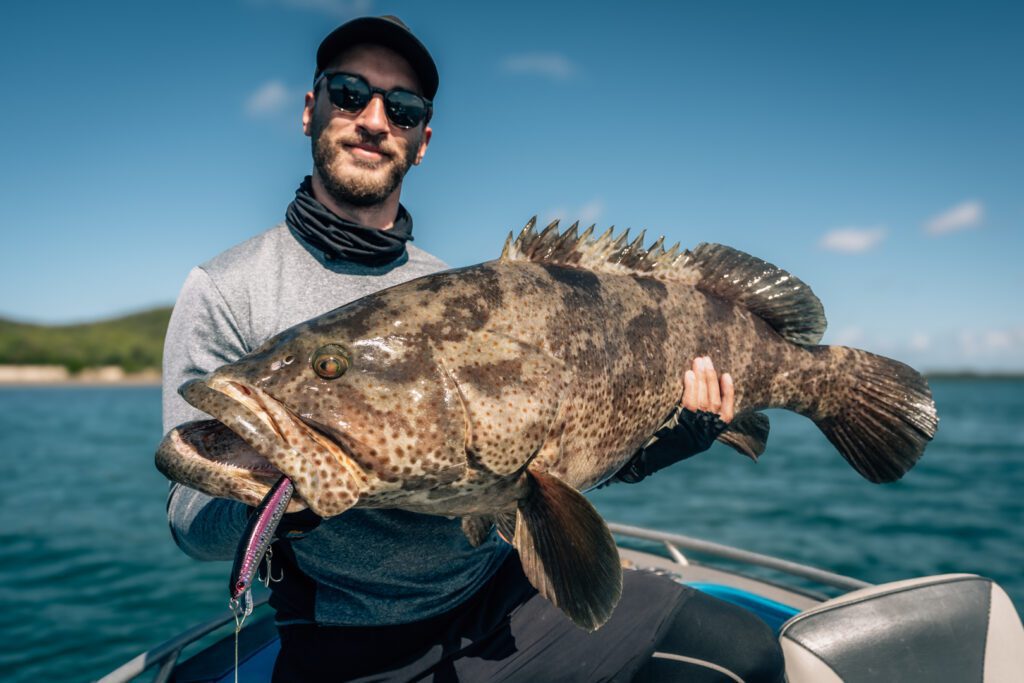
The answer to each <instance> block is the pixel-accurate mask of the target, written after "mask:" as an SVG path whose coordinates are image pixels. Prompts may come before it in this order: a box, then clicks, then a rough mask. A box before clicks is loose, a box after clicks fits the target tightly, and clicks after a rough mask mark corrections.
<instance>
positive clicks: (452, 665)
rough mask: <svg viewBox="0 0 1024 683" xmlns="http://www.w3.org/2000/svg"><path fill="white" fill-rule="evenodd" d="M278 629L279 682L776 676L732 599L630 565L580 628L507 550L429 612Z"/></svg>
mask: <svg viewBox="0 0 1024 683" xmlns="http://www.w3.org/2000/svg"><path fill="white" fill-rule="evenodd" d="M279 630H280V633H281V653H280V655H279V656H278V659H277V664H276V665H275V667H274V681H276V682H278V683H280V682H288V683H299V682H310V683H312V682H316V681H364V682H368V681H381V682H383V681H387V682H395V683H397V682H398V681H432V682H434V683H442V682H443V683H448V682H449V681H462V682H476V681H487V682H488V683H490V682H491V681H524V682H527V681H528V682H530V683H534V682H544V681H573V682H576V681H578V682H580V683H592V682H594V681H632V680H636V681H652V682H653V681H693V682H695V683H712V682H714V683H731V682H734V681H736V680H740V681H743V682H744V683H758V682H762V681H763V682H766V683H779V682H781V681H782V680H783V672H782V669H783V664H782V653H781V650H780V649H779V646H778V644H777V642H776V640H775V637H774V635H773V634H772V632H771V629H770V628H768V626H767V625H766V624H765V623H764V622H762V621H761V620H760V619H758V618H757V617H755V616H754V615H753V614H751V613H750V612H748V611H746V610H744V609H742V608H740V607H736V606H734V605H731V604H729V603H726V602H723V601H721V600H717V599H716V598H712V597H710V596H708V595H706V594H704V593H701V592H699V591H696V590H694V589H692V588H688V587H686V586H681V585H679V584H677V583H676V582H674V581H672V580H671V579H668V578H666V577H662V576H656V575H654V574H650V573H647V572H640V571H628V570H627V571H626V572H625V573H624V584H623V592H622V599H621V601H620V602H619V605H618V606H617V607H616V609H615V612H614V613H613V614H612V617H611V619H609V621H608V623H606V624H605V625H604V626H602V627H601V628H600V629H598V630H597V631H595V632H593V633H587V632H586V631H584V630H582V629H580V628H579V627H577V626H576V625H575V624H573V623H572V622H570V621H569V620H568V619H567V618H566V617H565V616H564V615H563V614H562V613H561V612H560V611H559V610H558V609H557V608H555V607H554V606H553V605H552V604H551V603H550V602H548V601H547V600H545V599H544V598H542V597H541V596H539V595H537V592H536V590H534V589H533V587H532V586H530V584H529V583H528V582H527V581H526V578H525V577H524V576H523V573H522V570H521V569H520V566H519V560H518V557H516V556H515V555H513V556H512V557H510V558H509V561H507V562H506V563H505V564H504V565H503V566H502V568H501V569H500V570H499V571H498V573H497V574H495V576H494V578H493V579H492V580H491V581H490V582H488V583H487V584H486V585H485V586H484V587H483V588H482V589H481V590H480V591H478V592H477V593H476V595H474V596H473V597H472V598H470V599H469V600H467V601H466V602H465V603H463V604H462V605H460V606H459V607H457V608H456V609H454V610H452V611H451V612H448V613H446V614H442V615H440V616H437V617H434V618H431V619H426V620H424V621H419V622H415V623H412V624H402V625H398V626H375V627H340V626H315V625H295V626H283V627H281V628H280V629H279Z"/></svg>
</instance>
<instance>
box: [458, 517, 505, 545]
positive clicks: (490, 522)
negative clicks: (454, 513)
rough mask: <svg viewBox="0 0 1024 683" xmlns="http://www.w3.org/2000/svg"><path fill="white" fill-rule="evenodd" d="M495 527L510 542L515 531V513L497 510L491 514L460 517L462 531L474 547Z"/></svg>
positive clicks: (485, 538) (484, 539)
mask: <svg viewBox="0 0 1024 683" xmlns="http://www.w3.org/2000/svg"><path fill="white" fill-rule="evenodd" d="M494 527H497V528H498V533H499V534H501V537H502V538H504V539H505V541H506V542H508V543H511V542H512V538H513V537H514V536H515V533H516V513H514V512H498V513H495V514H493V515H467V516H465V517H463V518H462V533H464V534H466V538H467V539H468V540H469V544H470V545H471V546H473V547H474V548H477V547H479V546H480V544H481V543H483V542H484V541H486V540H487V537H488V536H489V535H490V533H491V529H492V528H494Z"/></svg>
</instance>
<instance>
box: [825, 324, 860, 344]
mask: <svg viewBox="0 0 1024 683" xmlns="http://www.w3.org/2000/svg"><path fill="white" fill-rule="evenodd" d="M831 336H832V341H830V342H829V344H835V345H837V346H858V345H860V344H863V343H864V339H865V337H864V330H863V329H861V328H859V327H846V328H843V329H841V330H839V331H838V332H836V333H835V334H834V335H831Z"/></svg>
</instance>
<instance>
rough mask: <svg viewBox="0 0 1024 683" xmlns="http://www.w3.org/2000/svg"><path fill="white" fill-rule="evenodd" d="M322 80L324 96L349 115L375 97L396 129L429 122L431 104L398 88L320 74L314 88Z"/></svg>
mask: <svg viewBox="0 0 1024 683" xmlns="http://www.w3.org/2000/svg"><path fill="white" fill-rule="evenodd" d="M324 79H327V95H328V96H329V97H330V98H331V104H333V105H334V106H335V107H337V108H338V109H341V110H342V111H347V112H349V113H350V114H358V113H359V112H361V111H362V110H363V109H365V108H366V105H368V104H369V103H370V99H371V98H372V97H373V96H374V95H377V94H380V95H381V97H383V98H384V112H385V113H386V114H387V116H388V120H390V121H391V123H393V124H395V125H396V126H398V127H399V128H415V127H416V126H418V125H420V124H421V123H423V121H429V120H430V115H431V114H432V113H433V106H434V105H433V103H432V102H431V101H430V100H428V99H427V98H425V97H420V96H419V95H417V94H416V93H414V92H409V91H408V90H401V89H398V88H395V89H393V90H384V89H383V88H375V87H373V86H372V85H370V84H369V83H367V82H366V79H365V78H363V77H362V76H356V75H355V74H347V73H343V72H335V73H324V74H321V75H320V77H319V78H317V79H316V81H315V82H314V83H313V89H314V90H316V87H317V85H318V84H319V83H320V81H322V80H324Z"/></svg>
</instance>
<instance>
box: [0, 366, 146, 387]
mask: <svg viewBox="0 0 1024 683" xmlns="http://www.w3.org/2000/svg"><path fill="white" fill-rule="evenodd" d="M160 380H161V377H160V371H159V370H156V369H148V370H143V371H141V372H125V371H124V369H122V368H121V367H119V366H117V365H108V366H103V367H97V368H84V369H83V370H81V371H80V372H75V373H72V372H70V371H69V370H68V369H67V368H66V367H64V366H63V365H0V387H12V386H17V387H25V386H90V387H95V386H111V387H117V386H126V387H137V386H159V385H160Z"/></svg>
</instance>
